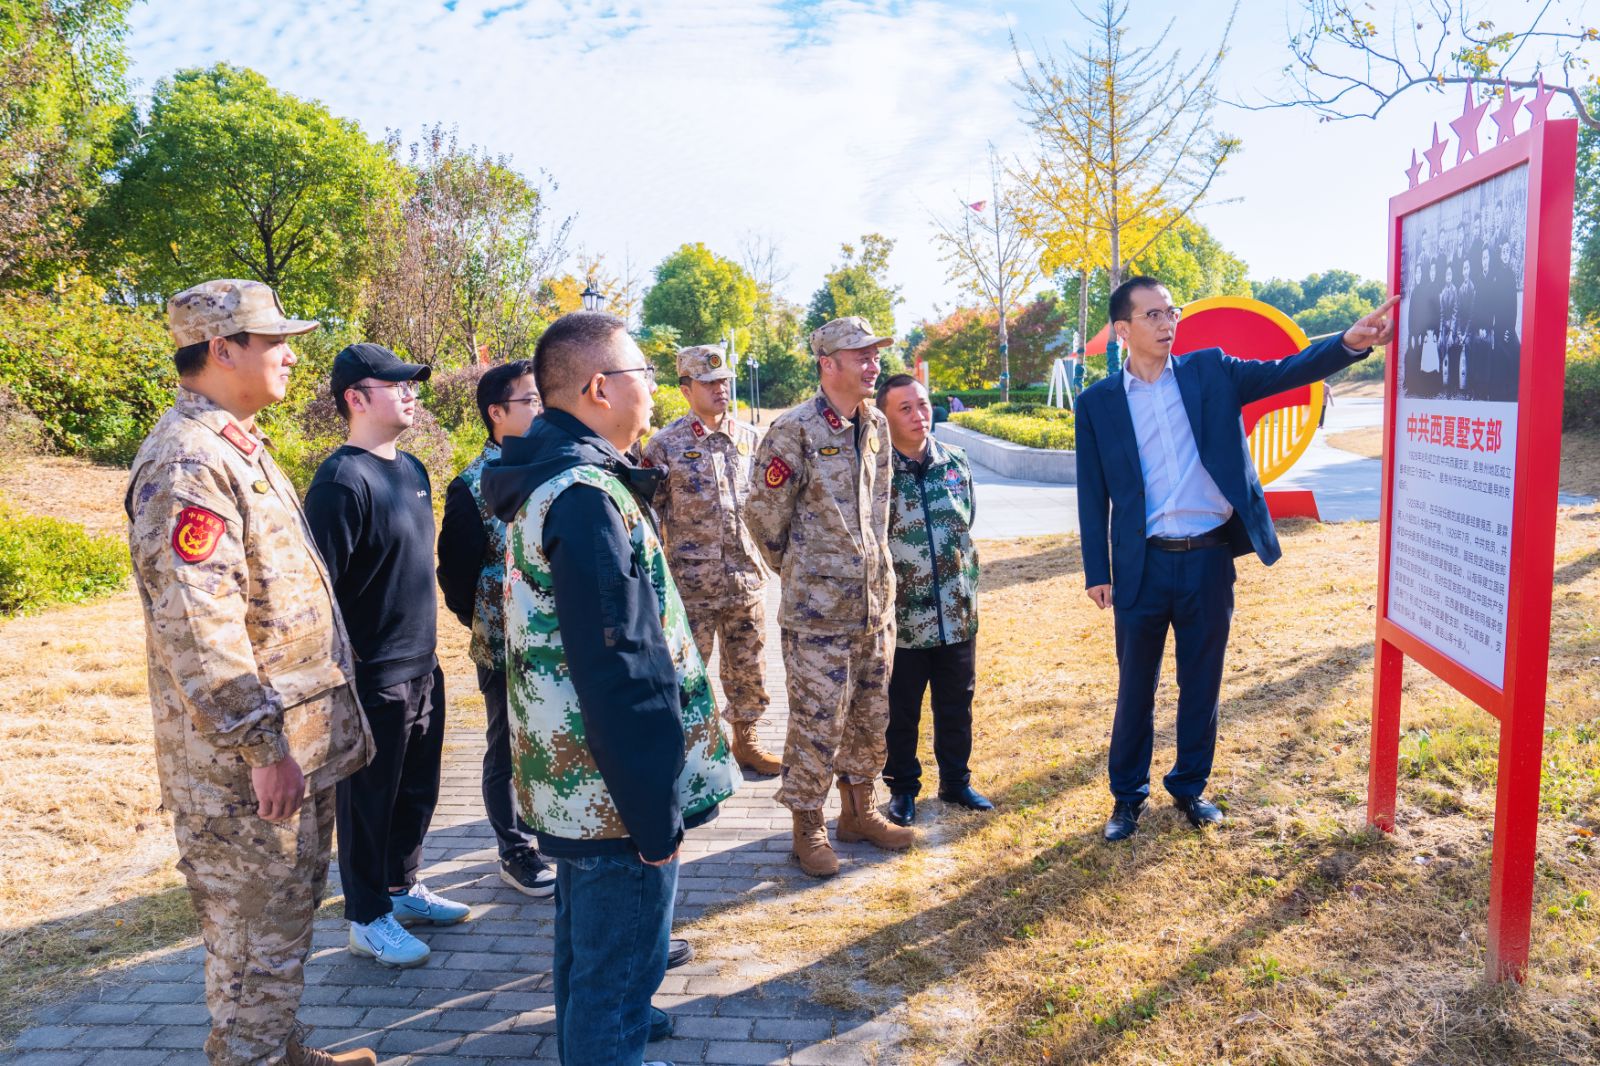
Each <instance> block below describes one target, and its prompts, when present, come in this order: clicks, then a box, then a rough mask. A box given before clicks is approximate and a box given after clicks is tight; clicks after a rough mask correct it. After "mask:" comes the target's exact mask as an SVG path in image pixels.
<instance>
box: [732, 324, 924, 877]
mask: <svg viewBox="0 0 1600 1066" xmlns="http://www.w3.org/2000/svg"><path fill="white" fill-rule="evenodd" d="M892 343H894V339H893V338H892V337H880V336H877V335H876V334H875V333H874V332H873V330H872V325H871V324H870V323H869V322H868V321H867V320H866V319H864V318H861V317H859V316H851V317H849V318H836V319H834V320H833V321H832V322H829V323H828V324H827V325H825V326H822V327H821V328H820V329H818V330H816V331H815V332H814V333H812V334H811V352H812V354H813V355H815V356H816V357H817V370H818V375H819V376H820V378H821V388H819V389H818V390H817V394H816V395H815V396H814V397H812V398H811V399H810V400H809V401H807V402H806V403H803V404H801V405H800V406H798V407H796V408H794V409H793V410H791V411H789V412H787V413H785V414H784V415H782V416H780V417H779V418H778V420H777V421H775V422H773V423H772V428H771V429H769V430H767V435H766V437H765V438H764V439H763V440H762V442H761V447H760V448H759V449H758V450H757V452H756V461H755V465H754V467H753V469H752V470H751V472H750V478H751V480H750V499H749V502H748V503H747V504H746V505H745V522H746V523H747V524H748V525H749V527H750V532H751V533H752V534H753V535H754V537H755V541H756V546H757V547H758V548H760V549H761V554H762V555H763V556H765V557H766V560H767V564H768V565H769V566H771V567H772V569H773V570H775V571H777V572H778V573H779V574H781V575H782V579H783V602H782V604H781V606H780V607H779V616H778V625H779V628H780V630H781V636H782V641H783V667H784V671H785V673H786V674H787V675H788V677H787V683H788V690H789V733H788V737H787V738H786V740H785V742H784V747H783V783H782V785H780V786H779V788H778V802H779V803H782V804H783V805H784V806H785V807H788V808H789V810H790V812H791V813H792V814H793V816H794V817H793V821H794V845H793V853H794V857H795V859H796V860H797V861H798V862H799V863H800V869H801V870H803V871H805V872H806V873H807V874H810V875H811V876H812V877H832V876H833V875H834V874H836V873H838V872H839V859H838V856H837V855H836V854H835V852H834V850H833V848H832V847H831V846H830V845H829V844H828V830H827V826H826V824H825V823H824V821H823V813H822V808H823V805H824V804H825V803H826V802H827V800H828V792H829V790H830V789H831V788H832V786H833V783H834V779H835V778H836V777H837V779H838V783H839V824H838V837H839V840H840V841H841V842H844V843H850V842H853V841H858V840H866V841H869V842H870V843H872V844H875V845H877V846H878V847H880V848H888V849H892V850H899V849H902V848H907V847H910V846H911V843H912V841H913V840H914V839H915V833H914V831H913V830H912V829H910V828H908V827H905V826H898V825H894V824H892V823H890V822H889V820H888V819H886V818H884V816H883V814H882V813H881V812H880V811H879V810H878V804H877V799H876V797H875V796H874V793H873V784H874V782H875V781H876V780H877V777H878V772H879V771H880V770H882V769H883V760H884V754H885V750H886V746H885V741H884V733H885V731H886V730H887V729H888V725H889V657H890V653H891V651H892V649H893V648H894V569H893V563H892V562H891V560H890V558H889V490H890V483H891V480H892V476H893V474H892V471H891V469H890V465H889V423H888V420H887V419H886V418H885V417H884V414H883V412H882V411H880V410H878V409H877V408H876V407H874V406H873V405H872V404H870V403H868V402H867V399H868V397H870V396H871V395H872V393H873V388H874V387H875V386H876V385H877V381H878V360H879V352H880V350H881V349H882V348H884V347H885V346H886V345H889V344H892Z"/></svg>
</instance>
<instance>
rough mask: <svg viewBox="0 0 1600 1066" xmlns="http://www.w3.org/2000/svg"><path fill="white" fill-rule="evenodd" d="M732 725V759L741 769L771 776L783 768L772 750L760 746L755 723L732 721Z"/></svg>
mask: <svg viewBox="0 0 1600 1066" xmlns="http://www.w3.org/2000/svg"><path fill="white" fill-rule="evenodd" d="M729 724H731V725H732V726H733V759H734V761H735V762H737V763H738V764H739V766H740V768H741V769H745V770H749V771H750V772H752V773H757V774H761V775H762V776H764V777H771V776H772V775H773V774H775V773H777V772H778V771H779V770H782V769H783V763H782V762H780V761H779V760H778V757H777V756H776V755H774V754H772V752H770V751H768V750H766V749H765V748H763V747H762V746H761V742H760V741H759V740H757V739H756V724H755V723H754V722H732V723H729Z"/></svg>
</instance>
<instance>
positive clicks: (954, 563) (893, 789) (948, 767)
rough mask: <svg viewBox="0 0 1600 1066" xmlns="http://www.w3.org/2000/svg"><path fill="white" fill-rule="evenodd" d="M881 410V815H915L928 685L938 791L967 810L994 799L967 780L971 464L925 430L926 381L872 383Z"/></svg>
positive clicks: (973, 637)
mask: <svg viewBox="0 0 1600 1066" xmlns="http://www.w3.org/2000/svg"><path fill="white" fill-rule="evenodd" d="M878 409H879V410H881V411H882V412H883V413H884V415H885V416H886V417H887V418H888V420H889V440H890V442H891V443H892V444H893V445H894V460H893V462H894V481H893V485H894V487H893V490H892V493H891V495H890V499H889V555H890V556H891V557H892V558H893V559H894V599H895V616H894V617H895V646H894V670H893V671H892V672H891V673H890V676H889V730H888V734H887V737H886V738H885V739H886V741H887V744H888V749H889V752H888V757H887V758H886V759H885V761H884V764H883V781H884V784H886V785H888V786H889V819H890V821H893V822H895V823H896V824H898V825H910V824H911V823H912V821H914V820H915V819H916V816H917V799H916V797H917V793H918V792H920V791H921V789H922V765H921V763H919V762H918V761H917V728H918V725H919V722H920V719H921V718H922V697H923V694H924V693H926V692H927V691H928V687H929V685H930V684H931V685H932V687H933V701H932V702H933V757H934V761H935V762H936V763H938V766H939V798H940V799H942V800H944V801H945V802H946V803H953V804H955V805H956V806H959V807H965V808H967V809H968V810H973V811H992V810H994V804H992V803H990V802H989V801H988V800H987V799H986V798H984V796H983V795H982V794H980V793H979V792H978V791H977V790H976V789H974V788H973V787H972V773H971V771H969V770H968V769H967V760H968V758H970V757H971V755H972V692H973V687H974V684H975V682H976V679H977V657H976V649H977V637H978V551H977V549H976V548H975V547H973V544H972V521H973V516H974V513H975V511H976V504H975V502H974V497H973V491H972V467H971V466H970V465H968V463H967V455H966V453H965V452H963V451H962V450H961V449H960V448H956V447H953V446H951V445H949V444H944V443H942V442H940V441H938V440H935V439H934V437H933V434H932V433H931V432H930V430H931V429H932V427H933V405H932V404H931V403H930V402H929V399H928V390H927V389H925V388H923V386H922V382H920V381H918V380H917V379H916V378H914V377H912V376H911V375H910V374H896V375H894V376H893V377H891V378H889V379H887V380H886V381H884V382H883V384H881V385H879V386H878Z"/></svg>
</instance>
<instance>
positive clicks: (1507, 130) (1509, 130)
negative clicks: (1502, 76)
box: [1489, 81, 1522, 144]
mask: <svg viewBox="0 0 1600 1066" xmlns="http://www.w3.org/2000/svg"><path fill="white" fill-rule="evenodd" d="M1501 84H1502V85H1503V86H1504V88H1503V89H1502V93H1503V98H1502V101H1501V104H1500V106H1499V107H1497V108H1495V109H1494V110H1493V111H1491V112H1489V117H1490V118H1492V119H1494V128H1495V134H1494V143H1495V144H1502V143H1504V142H1506V141H1509V140H1510V139H1511V138H1513V137H1515V136H1516V135H1517V112H1518V111H1521V110H1522V97H1520V96H1512V95H1511V82H1509V81H1504V82H1502V83H1501Z"/></svg>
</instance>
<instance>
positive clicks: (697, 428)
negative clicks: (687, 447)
mask: <svg viewBox="0 0 1600 1066" xmlns="http://www.w3.org/2000/svg"><path fill="white" fill-rule="evenodd" d="M689 428H690V429H692V430H694V435H695V437H697V438H698V437H703V436H705V435H706V427H705V426H703V425H701V424H700V421H699V419H696V420H695V421H693V422H690V423H689Z"/></svg>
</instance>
